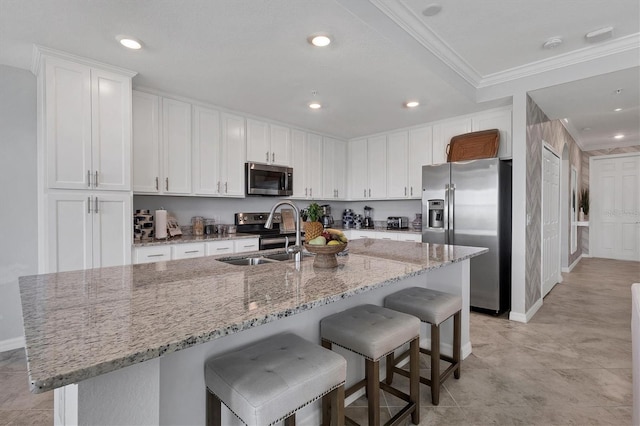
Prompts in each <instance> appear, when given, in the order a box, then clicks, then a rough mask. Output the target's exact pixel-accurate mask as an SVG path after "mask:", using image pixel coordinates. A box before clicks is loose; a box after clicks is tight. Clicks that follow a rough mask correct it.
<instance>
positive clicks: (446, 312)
mask: <svg viewBox="0 0 640 426" xmlns="http://www.w3.org/2000/svg"><path fill="white" fill-rule="evenodd" d="M384 306H385V307H387V308H389V309H393V310H394V311H399V312H404V313H406V314H410V315H413V316H416V317H418V318H419V319H420V321H422V322H425V323H428V324H431V350H427V349H424V348H420V352H422V353H424V354H427V355H430V356H431V377H430V378H429V379H427V378H426V377H422V376H421V377H420V382H421V383H424V384H425V385H427V386H430V387H431V402H432V403H433V405H438V404H439V403H440V385H441V384H442V383H444V381H445V380H446V379H447V378H448V377H449V376H450V375H451V373H452V372H453V373H454V377H455V378H456V379H459V378H460V366H461V364H462V360H461V356H460V345H461V343H460V339H461V318H460V314H461V312H462V298H461V297H460V296H456V295H454V294H449V293H443V292H441V291H437V290H431V289H427V288H422V287H410V288H406V289H404V290H401V291H399V292H397V293H393V294H391V295H389V296H387V297H386V298H385V299H384ZM451 317H453V357H449V356H446V355H442V354H441V353H440V324H442V323H443V322H444V321H446V320H447V319H449V318H451ZM406 357H407V354H406V352H405V353H404V354H402V355H400V356H399V357H397V358H394V354H390V355H389V356H387V383H388V384H391V383H392V382H393V373H398V374H401V375H403V376H407V375H408V374H407V372H406V371H405V370H402V369H400V368H397V367H396V366H397V365H398V363H399V362H400V361H402V360H403V359H404V358H406ZM440 360H443V361H447V362H449V363H450V364H451V365H450V366H449V368H447V369H446V370H445V371H444V372H442V374H440Z"/></svg>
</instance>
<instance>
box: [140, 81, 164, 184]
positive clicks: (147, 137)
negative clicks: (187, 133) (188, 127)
mask: <svg viewBox="0 0 640 426" xmlns="http://www.w3.org/2000/svg"><path fill="white" fill-rule="evenodd" d="M160 177H161V176H160V98H159V97H158V96H156V95H151V94H148V93H144V92H138V91H135V90H134V91H133V191H134V192H143V193H158V192H160Z"/></svg>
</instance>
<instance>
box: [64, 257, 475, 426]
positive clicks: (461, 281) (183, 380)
mask: <svg viewBox="0 0 640 426" xmlns="http://www.w3.org/2000/svg"><path fill="white" fill-rule="evenodd" d="M469 269H470V261H469V259H465V260H461V261H458V262H455V263H449V264H447V265H444V266H442V267H440V268H437V269H433V270H430V271H427V272H424V273H422V274H420V275H414V276H409V277H407V278H404V279H402V280H400V281H397V282H393V283H390V284H388V285H385V286H383V287H380V288H376V289H373V290H368V291H365V292H362V293H359V294H355V295H351V296H349V297H346V298H344V299H341V300H339V301H336V302H333V303H329V304H326V305H323V306H318V307H314V308H313V309H310V310H306V311H304V312H301V313H298V314H295V315H292V316H289V317H285V318H283V319H279V320H276V321H272V322H269V323H267V324H263V325H259V326H256V327H254V328H250V329H248V330H244V331H242V332H239V333H235V334H230V335H228V336H225V337H222V338H218V339H215V340H212V341H209V342H206V343H203V344H199V345H196V346H193V347H190V348H187V349H184V350H180V351H178V352H173V353H170V354H167V355H164V356H161V357H160V358H154V359H151V360H148V361H145V362H142V363H138V364H134V365H131V366H128V367H124V368H122V369H119V370H116V371H113V372H110V373H106V374H102V375H99V376H96V377H92V378H89V379H87V380H83V381H81V382H79V383H78V384H77V385H76V384H73V385H67V386H64V387H62V388H58V389H55V424H56V425H73V424H81V425H106V424H109V425H157V424H160V425H202V424H204V423H205V384H204V363H205V360H206V359H207V358H209V357H210V356H212V355H215V354H219V353H224V352H227V351H230V350H232V349H234V348H236V347H239V346H242V345H245V344H248V343H250V342H253V341H255V340H257V339H261V338H264V337H266V336H270V335H274V334H276V333H280V332H283V331H292V332H294V333H296V334H298V335H300V336H302V337H304V338H306V339H308V340H310V341H315V342H318V343H319V342H320V336H319V329H320V327H319V323H320V320H321V319H322V318H324V317H326V316H328V315H331V314H333V313H336V312H340V311H343V310H345V309H347V308H350V307H352V306H357V305H361V304H364V303H373V304H379V305H381V304H382V303H383V300H384V298H385V296H387V295H388V294H391V293H394V292H396V291H398V290H401V289H403V288H407V287H412V286H422V287H426V288H431V289H436V290H440V291H444V292H448V293H452V294H459V295H461V296H462V299H463V310H462V356H463V358H466V357H467V356H469V354H470V353H471V342H470V340H469ZM429 334H430V329H429V328H428V327H427V326H426V325H425V324H422V334H421V336H422V338H421V346H423V347H429V344H430V339H429ZM452 336H453V324H452V321H451V320H448V321H447V322H446V323H445V324H443V326H442V331H441V338H442V352H443V353H445V354H446V353H448V354H451V350H452ZM336 350H337V351H339V352H340V353H341V354H342V355H344V356H345V358H346V359H347V363H348V364H347V365H348V367H347V385H350V384H352V383H355V382H356V381H358V380H360V379H362V377H363V375H364V361H363V359H362V358H361V357H359V356H355V355H354V354H352V353H350V352H347V351H344V350H341V348H337V349H336ZM381 364H382V365H381V367H382V369H381V378H384V373H385V370H384V366H383V364H384V361H382V362H381ZM397 380H405V379H404V378H402V377H400V376H398V379H397ZM424 390H425V388H424V387H423V386H421V391H424ZM362 392H363V391H362ZM361 394H362V393H360V394H355V395H352V396H351V397H350V398H348V399H347V401H346V402H347V404H349V403H350V402H352V401H354V400H355V399H356V398H358V397H359V396H360V395H361ZM297 421H298V423H299V424H320V404H319V402H317V403H315V404H310V405H309V406H307V407H305V408H304V409H302V410H301V411H300V412H298V414H297ZM223 424H225V425H235V424H241V423H240V422H239V421H238V419H236V418H235V417H234V416H233V414H231V413H230V412H229V410H226V409H223Z"/></svg>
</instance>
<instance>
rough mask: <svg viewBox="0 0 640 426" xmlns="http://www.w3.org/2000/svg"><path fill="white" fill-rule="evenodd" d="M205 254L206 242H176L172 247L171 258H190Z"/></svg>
mask: <svg viewBox="0 0 640 426" xmlns="http://www.w3.org/2000/svg"><path fill="white" fill-rule="evenodd" d="M202 256H204V243H197V244H176V245H174V246H172V247H171V259H173V260H177V259H190V258H193V257H202Z"/></svg>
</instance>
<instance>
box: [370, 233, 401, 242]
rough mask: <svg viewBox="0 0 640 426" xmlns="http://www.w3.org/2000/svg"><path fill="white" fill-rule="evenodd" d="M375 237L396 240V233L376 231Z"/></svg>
mask: <svg viewBox="0 0 640 426" xmlns="http://www.w3.org/2000/svg"><path fill="white" fill-rule="evenodd" d="M375 238H376V239H377V240H392V241H397V240H398V234H396V233H395V232H376V236H375Z"/></svg>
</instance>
